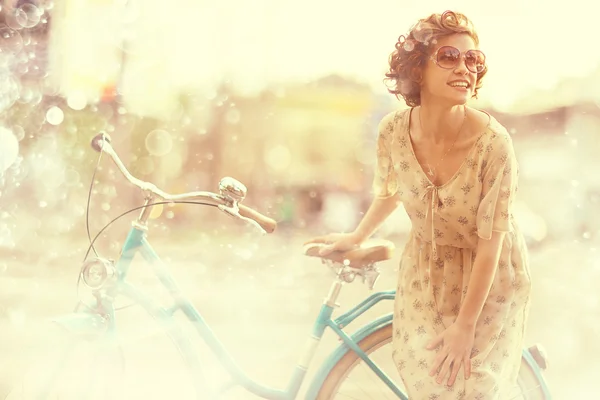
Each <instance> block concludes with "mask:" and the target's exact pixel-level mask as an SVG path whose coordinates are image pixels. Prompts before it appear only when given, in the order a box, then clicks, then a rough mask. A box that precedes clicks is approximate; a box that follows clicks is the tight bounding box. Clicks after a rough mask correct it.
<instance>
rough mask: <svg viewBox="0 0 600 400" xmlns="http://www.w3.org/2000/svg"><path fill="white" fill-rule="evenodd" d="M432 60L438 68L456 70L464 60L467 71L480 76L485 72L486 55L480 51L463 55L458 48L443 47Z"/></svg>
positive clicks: (470, 51)
mask: <svg viewBox="0 0 600 400" xmlns="http://www.w3.org/2000/svg"><path fill="white" fill-rule="evenodd" d="M430 58H431V60H432V61H433V62H434V63H436V64H437V65H438V67H440V68H444V69H452V68H456V67H457V66H458V64H459V63H460V62H461V61H462V59H463V58H464V59H465V65H466V66H467V69H468V70H469V71H471V72H473V73H474V74H480V73H482V72H483V71H484V70H485V54H483V52H481V51H479V50H467V51H465V53H464V54H461V52H460V50H459V49H457V48H456V47H452V46H442V47H440V48H439V49H438V50H437V51H436V52H435V55H433V56H430Z"/></svg>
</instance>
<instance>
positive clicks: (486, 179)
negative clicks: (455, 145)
mask: <svg viewBox="0 0 600 400" xmlns="http://www.w3.org/2000/svg"><path fill="white" fill-rule="evenodd" d="M488 148H489V156H488V157H487V159H484V162H483V165H482V171H481V175H480V176H481V181H482V182H481V184H482V191H481V195H482V198H481V202H480V203H479V208H478V210H477V234H478V236H479V237H480V238H482V239H486V240H489V239H491V237H492V232H494V231H497V232H510V231H511V218H512V204H513V201H514V198H515V195H516V192H517V181H518V175H519V171H518V164H517V159H516V156H515V152H514V148H513V144H512V139H511V138H510V136H508V133H497V134H496V138H495V140H493V141H492V143H490V145H488Z"/></svg>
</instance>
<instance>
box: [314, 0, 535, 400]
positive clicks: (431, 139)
mask: <svg viewBox="0 0 600 400" xmlns="http://www.w3.org/2000/svg"><path fill="white" fill-rule="evenodd" d="M478 46H479V40H478V36H477V34H476V32H475V30H474V29H473V26H472V24H471V22H470V21H469V20H468V19H467V18H466V17H465V16H464V15H462V14H459V13H454V12H449V11H447V12H445V13H443V14H442V15H439V14H434V15H431V16H430V17H428V18H426V19H424V20H421V21H419V23H418V24H417V25H416V26H415V27H413V28H412V30H411V32H410V33H409V34H408V36H407V37H404V36H401V37H400V39H399V40H398V42H397V43H396V46H395V47H396V49H395V50H394V52H393V53H392V54H391V56H390V59H389V72H388V73H387V74H386V80H387V81H388V82H390V83H392V87H391V88H390V89H389V91H390V92H391V93H393V94H395V95H396V96H398V95H400V96H402V98H403V99H404V100H405V102H406V104H407V105H408V106H409V107H410V108H409V109H408V110H402V111H395V112H392V113H390V114H388V115H386V116H385V117H384V118H383V119H382V121H381V123H380V125H379V134H378V139H377V165H376V170H375V180H374V190H375V199H374V200H373V203H372V204H371V206H370V208H369V210H368V212H367V213H366V215H365V216H364V218H363V220H362V221H361V222H360V224H359V225H358V227H357V228H356V230H355V231H354V232H352V233H344V234H331V235H327V236H324V237H319V238H315V239H313V240H311V241H310V242H317V243H327V245H326V246H324V247H323V248H322V250H321V251H322V254H327V253H329V252H332V251H342V250H348V249H350V248H353V247H355V246H357V245H360V243H361V242H363V241H364V240H366V239H367V238H368V237H370V236H371V235H372V234H373V233H374V231H375V230H376V228H377V227H378V226H379V225H380V224H381V223H382V222H383V221H384V220H385V219H386V218H387V217H388V216H389V215H390V214H391V213H392V212H393V211H394V210H395V209H396V207H397V206H398V204H399V203H400V202H402V204H403V205H404V208H405V209H406V211H407V213H408V215H409V217H410V219H411V221H412V231H411V234H410V237H409V239H408V242H407V243H406V246H405V248H404V252H403V254H402V261H401V268H400V272H399V280H398V287H397V296H396V301H395V305H394V340H393V348H394V350H393V355H392V356H393V359H394V361H395V364H396V365H397V367H398V370H399V372H400V375H401V377H402V380H403V381H404V384H405V386H406V388H407V391H408V395H409V397H410V398H411V399H501V398H503V395H504V393H505V392H506V391H507V390H510V389H511V388H512V387H513V386H514V385H515V384H516V377H517V373H518V369H519V365H520V359H521V349H522V345H523V335H524V327H525V324H526V319H527V311H528V303H529V293H530V276H529V266H528V259H527V249H526V246H525V241H524V238H523V235H522V234H521V232H520V230H519V228H518V226H517V224H516V223H515V221H514V219H513V215H512V206H513V203H514V199H515V194H516V191H517V178H518V168H517V161H516V158H515V154H514V151H513V146H512V141H511V137H510V136H509V134H508V133H507V131H506V129H505V128H504V127H502V126H501V125H500V123H498V121H496V120H495V119H494V118H493V117H491V116H490V115H489V114H487V113H485V112H482V111H478V110H476V109H474V108H471V107H467V106H466V103H467V101H468V100H469V99H470V98H471V97H474V96H476V94H477V90H478V89H480V88H481V81H482V78H483V77H484V75H485V74H486V72H487V67H486V64H485V56H484V54H483V53H482V52H481V51H480V50H479V49H478ZM459 371H460V373H459Z"/></svg>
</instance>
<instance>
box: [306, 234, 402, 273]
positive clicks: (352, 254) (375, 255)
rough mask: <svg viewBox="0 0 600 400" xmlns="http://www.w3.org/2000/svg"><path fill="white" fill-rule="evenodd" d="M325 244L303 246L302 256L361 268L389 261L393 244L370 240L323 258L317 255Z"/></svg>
mask: <svg viewBox="0 0 600 400" xmlns="http://www.w3.org/2000/svg"><path fill="white" fill-rule="evenodd" d="M326 245H327V244H326V243H309V244H307V245H305V246H304V254H305V255H307V256H309V257H319V258H322V259H323V260H330V261H333V262H336V263H340V264H344V265H347V266H349V267H353V268H361V267H364V266H365V265H368V264H373V263H375V262H379V261H385V260H389V259H391V258H392V257H393V255H394V244H393V243H392V242H390V241H388V240H378V239H371V240H367V241H365V242H364V243H362V244H361V245H360V246H357V247H356V248H355V249H352V250H347V251H334V252H332V253H329V254H327V255H325V256H321V255H320V254H319V250H320V249H321V247H323V246H326Z"/></svg>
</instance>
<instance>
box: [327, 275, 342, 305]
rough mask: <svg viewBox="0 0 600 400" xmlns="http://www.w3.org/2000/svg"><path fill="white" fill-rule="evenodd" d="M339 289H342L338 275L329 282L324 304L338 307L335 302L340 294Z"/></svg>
mask: <svg viewBox="0 0 600 400" xmlns="http://www.w3.org/2000/svg"><path fill="white" fill-rule="evenodd" d="M341 290H342V281H341V280H340V279H339V277H338V279H336V280H335V281H334V282H333V283H332V284H331V287H330V288H329V293H328V294H327V297H326V298H325V305H327V306H329V307H339V304H338V303H337V299H338V297H339V295H340V291H341Z"/></svg>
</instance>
